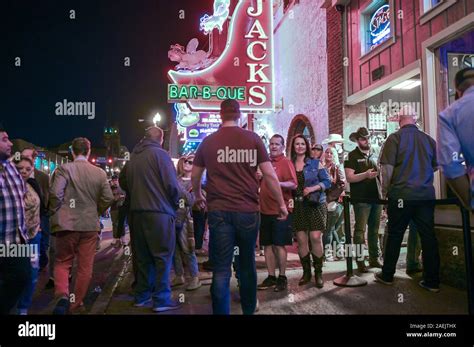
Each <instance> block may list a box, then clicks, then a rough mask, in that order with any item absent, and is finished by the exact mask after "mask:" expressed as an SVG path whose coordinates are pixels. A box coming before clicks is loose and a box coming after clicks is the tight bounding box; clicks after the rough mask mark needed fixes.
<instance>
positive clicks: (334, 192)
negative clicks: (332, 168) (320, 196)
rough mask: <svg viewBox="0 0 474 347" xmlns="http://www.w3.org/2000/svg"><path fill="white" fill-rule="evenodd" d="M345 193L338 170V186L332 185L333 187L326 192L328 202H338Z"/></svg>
mask: <svg viewBox="0 0 474 347" xmlns="http://www.w3.org/2000/svg"><path fill="white" fill-rule="evenodd" d="M343 192H344V182H343V181H342V180H341V177H340V176H339V172H338V171H337V169H336V184H333V185H331V187H330V188H329V189H328V190H327V191H326V197H327V202H332V201H337V200H339V197H340V196H341V194H342V193H343Z"/></svg>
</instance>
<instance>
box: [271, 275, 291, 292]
mask: <svg viewBox="0 0 474 347" xmlns="http://www.w3.org/2000/svg"><path fill="white" fill-rule="evenodd" d="M287 288H288V279H287V278H286V276H282V275H280V276H278V279H277V281H276V285H275V289H273V290H274V291H275V292H282V291H284V290H286V289H287Z"/></svg>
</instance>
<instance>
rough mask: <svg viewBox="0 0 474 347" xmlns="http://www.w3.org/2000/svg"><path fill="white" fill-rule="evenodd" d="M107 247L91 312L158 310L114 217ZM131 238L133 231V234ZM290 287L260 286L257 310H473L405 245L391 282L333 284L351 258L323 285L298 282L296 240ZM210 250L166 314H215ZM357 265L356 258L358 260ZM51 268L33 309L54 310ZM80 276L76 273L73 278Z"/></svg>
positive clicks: (330, 268)
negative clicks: (437, 283)
mask: <svg viewBox="0 0 474 347" xmlns="http://www.w3.org/2000/svg"><path fill="white" fill-rule="evenodd" d="M104 224H105V229H104V232H103V233H102V241H101V249H100V250H99V251H98V252H97V254H96V258H95V265H94V274H93V277H92V280H91V285H90V287H89V293H88V295H87V297H86V299H85V306H86V312H85V313H86V314H101V315H102V314H108V315H118V314H121V315H146V314H157V313H153V312H152V310H151V305H150V306H148V307H141V308H136V307H133V297H132V296H131V295H130V291H131V283H132V281H133V275H132V273H131V260H130V256H129V255H127V254H125V253H124V248H113V247H112V246H111V243H112V241H113V239H112V235H111V231H110V222H109V221H107V220H106V221H105V223H104ZM127 240H128V235H127ZM288 249H289V253H288V270H287V277H288V291H287V292H279V293H275V292H273V290H272V289H268V290H265V291H258V294H257V295H258V300H259V311H258V312H257V314H264V315H274V314H277V315H278V314H285V315H286V314H320V315H325V314H329V315H343V314H344V315H345V314H349V315H350V314H387V315H393V314H395V315H398V314H447V315H451V314H467V294H466V291H463V290H459V289H456V288H452V287H449V286H446V285H443V284H442V285H441V292H439V293H431V292H427V291H426V290H424V289H422V288H420V287H419V286H418V282H419V280H420V279H421V276H420V275H415V276H414V277H413V278H410V277H409V276H408V275H406V274H405V256H406V248H405V247H404V248H402V252H401V256H400V260H399V263H398V270H397V273H396V275H395V276H396V277H395V282H394V284H393V286H385V285H382V284H379V283H376V282H374V281H373V273H374V272H376V271H378V269H375V268H373V269H370V270H369V271H370V273H366V274H358V273H357V272H356V271H355V272H354V273H355V274H357V275H359V276H360V277H361V278H363V279H365V280H366V281H367V285H365V286H363V287H355V288H343V287H338V286H335V285H334V284H333V280H334V279H336V278H338V277H340V276H342V275H344V274H345V271H346V262H345V261H335V262H326V263H325V266H324V268H323V271H324V273H323V277H324V280H325V284H324V288H322V289H318V288H316V287H315V286H314V283H313V282H312V283H310V284H308V285H305V286H298V280H299V278H300V277H301V274H302V270H301V267H300V262H299V258H298V255H297V249H296V245H293V246H292V247H289V248H288ZM205 260H207V257H205V256H198V261H199V263H200V266H199V268H200V279H201V281H202V283H203V286H202V287H201V288H199V289H197V290H195V291H186V290H185V289H184V286H181V287H177V288H173V296H174V297H175V298H176V299H177V300H179V301H181V302H182V303H183V305H182V307H181V308H180V309H178V310H175V311H169V312H165V313H160V314H173V315H180V314H186V315H188V314H202V315H206V314H212V308H211V296H210V284H211V281H212V273H210V272H207V271H205V270H204V269H203V268H202V262H204V261H205ZM256 261H257V272H258V282H259V283H260V282H261V281H263V280H264V279H265V277H266V276H267V272H266V267H265V260H264V257H263V256H260V255H258V254H257V256H256ZM354 268H355V264H354ZM47 279H48V273H47V271H46V272H42V273H41V275H40V278H39V281H38V285H37V290H36V293H35V296H34V300H33V305H32V308H31V310H30V314H50V313H51V312H52V310H53V306H54V300H53V294H54V293H53V290H52V289H49V290H45V289H44V286H45V284H46V282H47ZM73 280H74V279H73ZM231 298H232V299H231V313H232V314H241V313H242V311H241V308H240V303H239V294H238V287H237V281H236V279H235V277H232V280H231Z"/></svg>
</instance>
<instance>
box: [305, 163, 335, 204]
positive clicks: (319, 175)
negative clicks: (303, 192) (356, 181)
mask: <svg viewBox="0 0 474 347" xmlns="http://www.w3.org/2000/svg"><path fill="white" fill-rule="evenodd" d="M303 173H304V187H305V188H307V187H314V186H316V185H319V186H321V190H320V191H319V192H320V193H321V194H320V197H319V202H320V203H325V202H326V193H325V191H326V190H327V189H328V188H330V187H331V178H330V177H329V173H328V171H327V170H326V168H325V167H323V166H322V164H321V163H320V161H319V159H306V163H305V165H304V167H303Z"/></svg>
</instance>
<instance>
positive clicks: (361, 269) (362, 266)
mask: <svg viewBox="0 0 474 347" xmlns="http://www.w3.org/2000/svg"><path fill="white" fill-rule="evenodd" d="M356 263H357V271H359V272H360V273H366V272H369V271H368V270H367V266H365V260H362V261H356Z"/></svg>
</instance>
